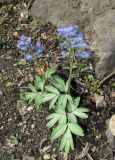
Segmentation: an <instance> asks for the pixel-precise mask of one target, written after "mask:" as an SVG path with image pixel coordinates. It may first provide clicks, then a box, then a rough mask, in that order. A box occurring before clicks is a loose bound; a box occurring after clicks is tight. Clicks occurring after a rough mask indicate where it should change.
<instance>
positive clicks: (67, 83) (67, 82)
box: [65, 79, 70, 92]
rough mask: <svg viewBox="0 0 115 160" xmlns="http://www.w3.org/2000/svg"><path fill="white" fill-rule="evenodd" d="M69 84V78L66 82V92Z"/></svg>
mask: <svg viewBox="0 0 115 160" xmlns="http://www.w3.org/2000/svg"><path fill="white" fill-rule="evenodd" d="M69 84H70V79H68V80H67V81H66V84H65V92H67V91H68V89H69Z"/></svg>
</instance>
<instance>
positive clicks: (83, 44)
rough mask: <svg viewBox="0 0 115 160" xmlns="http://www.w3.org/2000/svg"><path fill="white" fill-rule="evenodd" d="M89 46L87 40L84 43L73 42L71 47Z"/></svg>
mask: <svg viewBox="0 0 115 160" xmlns="http://www.w3.org/2000/svg"><path fill="white" fill-rule="evenodd" d="M87 46H89V43H88V42H86V41H83V42H82V43H79V44H72V45H71V48H73V49H77V48H83V47H87Z"/></svg>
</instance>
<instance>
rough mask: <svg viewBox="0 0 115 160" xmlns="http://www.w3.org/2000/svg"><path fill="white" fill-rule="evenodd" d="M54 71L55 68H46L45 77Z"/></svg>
mask: <svg viewBox="0 0 115 160" xmlns="http://www.w3.org/2000/svg"><path fill="white" fill-rule="evenodd" d="M55 72H56V68H54V67H52V68H48V69H47V71H46V72H45V78H51V75H52V74H54V73H55Z"/></svg>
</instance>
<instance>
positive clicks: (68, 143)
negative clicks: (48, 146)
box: [59, 128, 74, 154]
mask: <svg viewBox="0 0 115 160" xmlns="http://www.w3.org/2000/svg"><path fill="white" fill-rule="evenodd" d="M59 148H60V150H63V149H64V151H65V153H66V154H68V153H69V151H70V148H71V149H72V150H73V149H74V143H73V137H72V134H71V132H70V130H69V128H68V129H67V131H66V133H65V134H64V136H63V137H62V140H61V143H60V147H59Z"/></svg>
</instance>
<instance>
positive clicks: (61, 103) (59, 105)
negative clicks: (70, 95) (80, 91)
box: [56, 94, 67, 110]
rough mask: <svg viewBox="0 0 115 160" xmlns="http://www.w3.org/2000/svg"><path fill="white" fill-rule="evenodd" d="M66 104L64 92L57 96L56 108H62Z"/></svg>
mask: <svg viewBox="0 0 115 160" xmlns="http://www.w3.org/2000/svg"><path fill="white" fill-rule="evenodd" d="M66 105H67V95H66V94H61V95H60V96H59V98H58V103H57V106H56V107H57V108H58V109H61V110H64V109H65V108H66Z"/></svg>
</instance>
